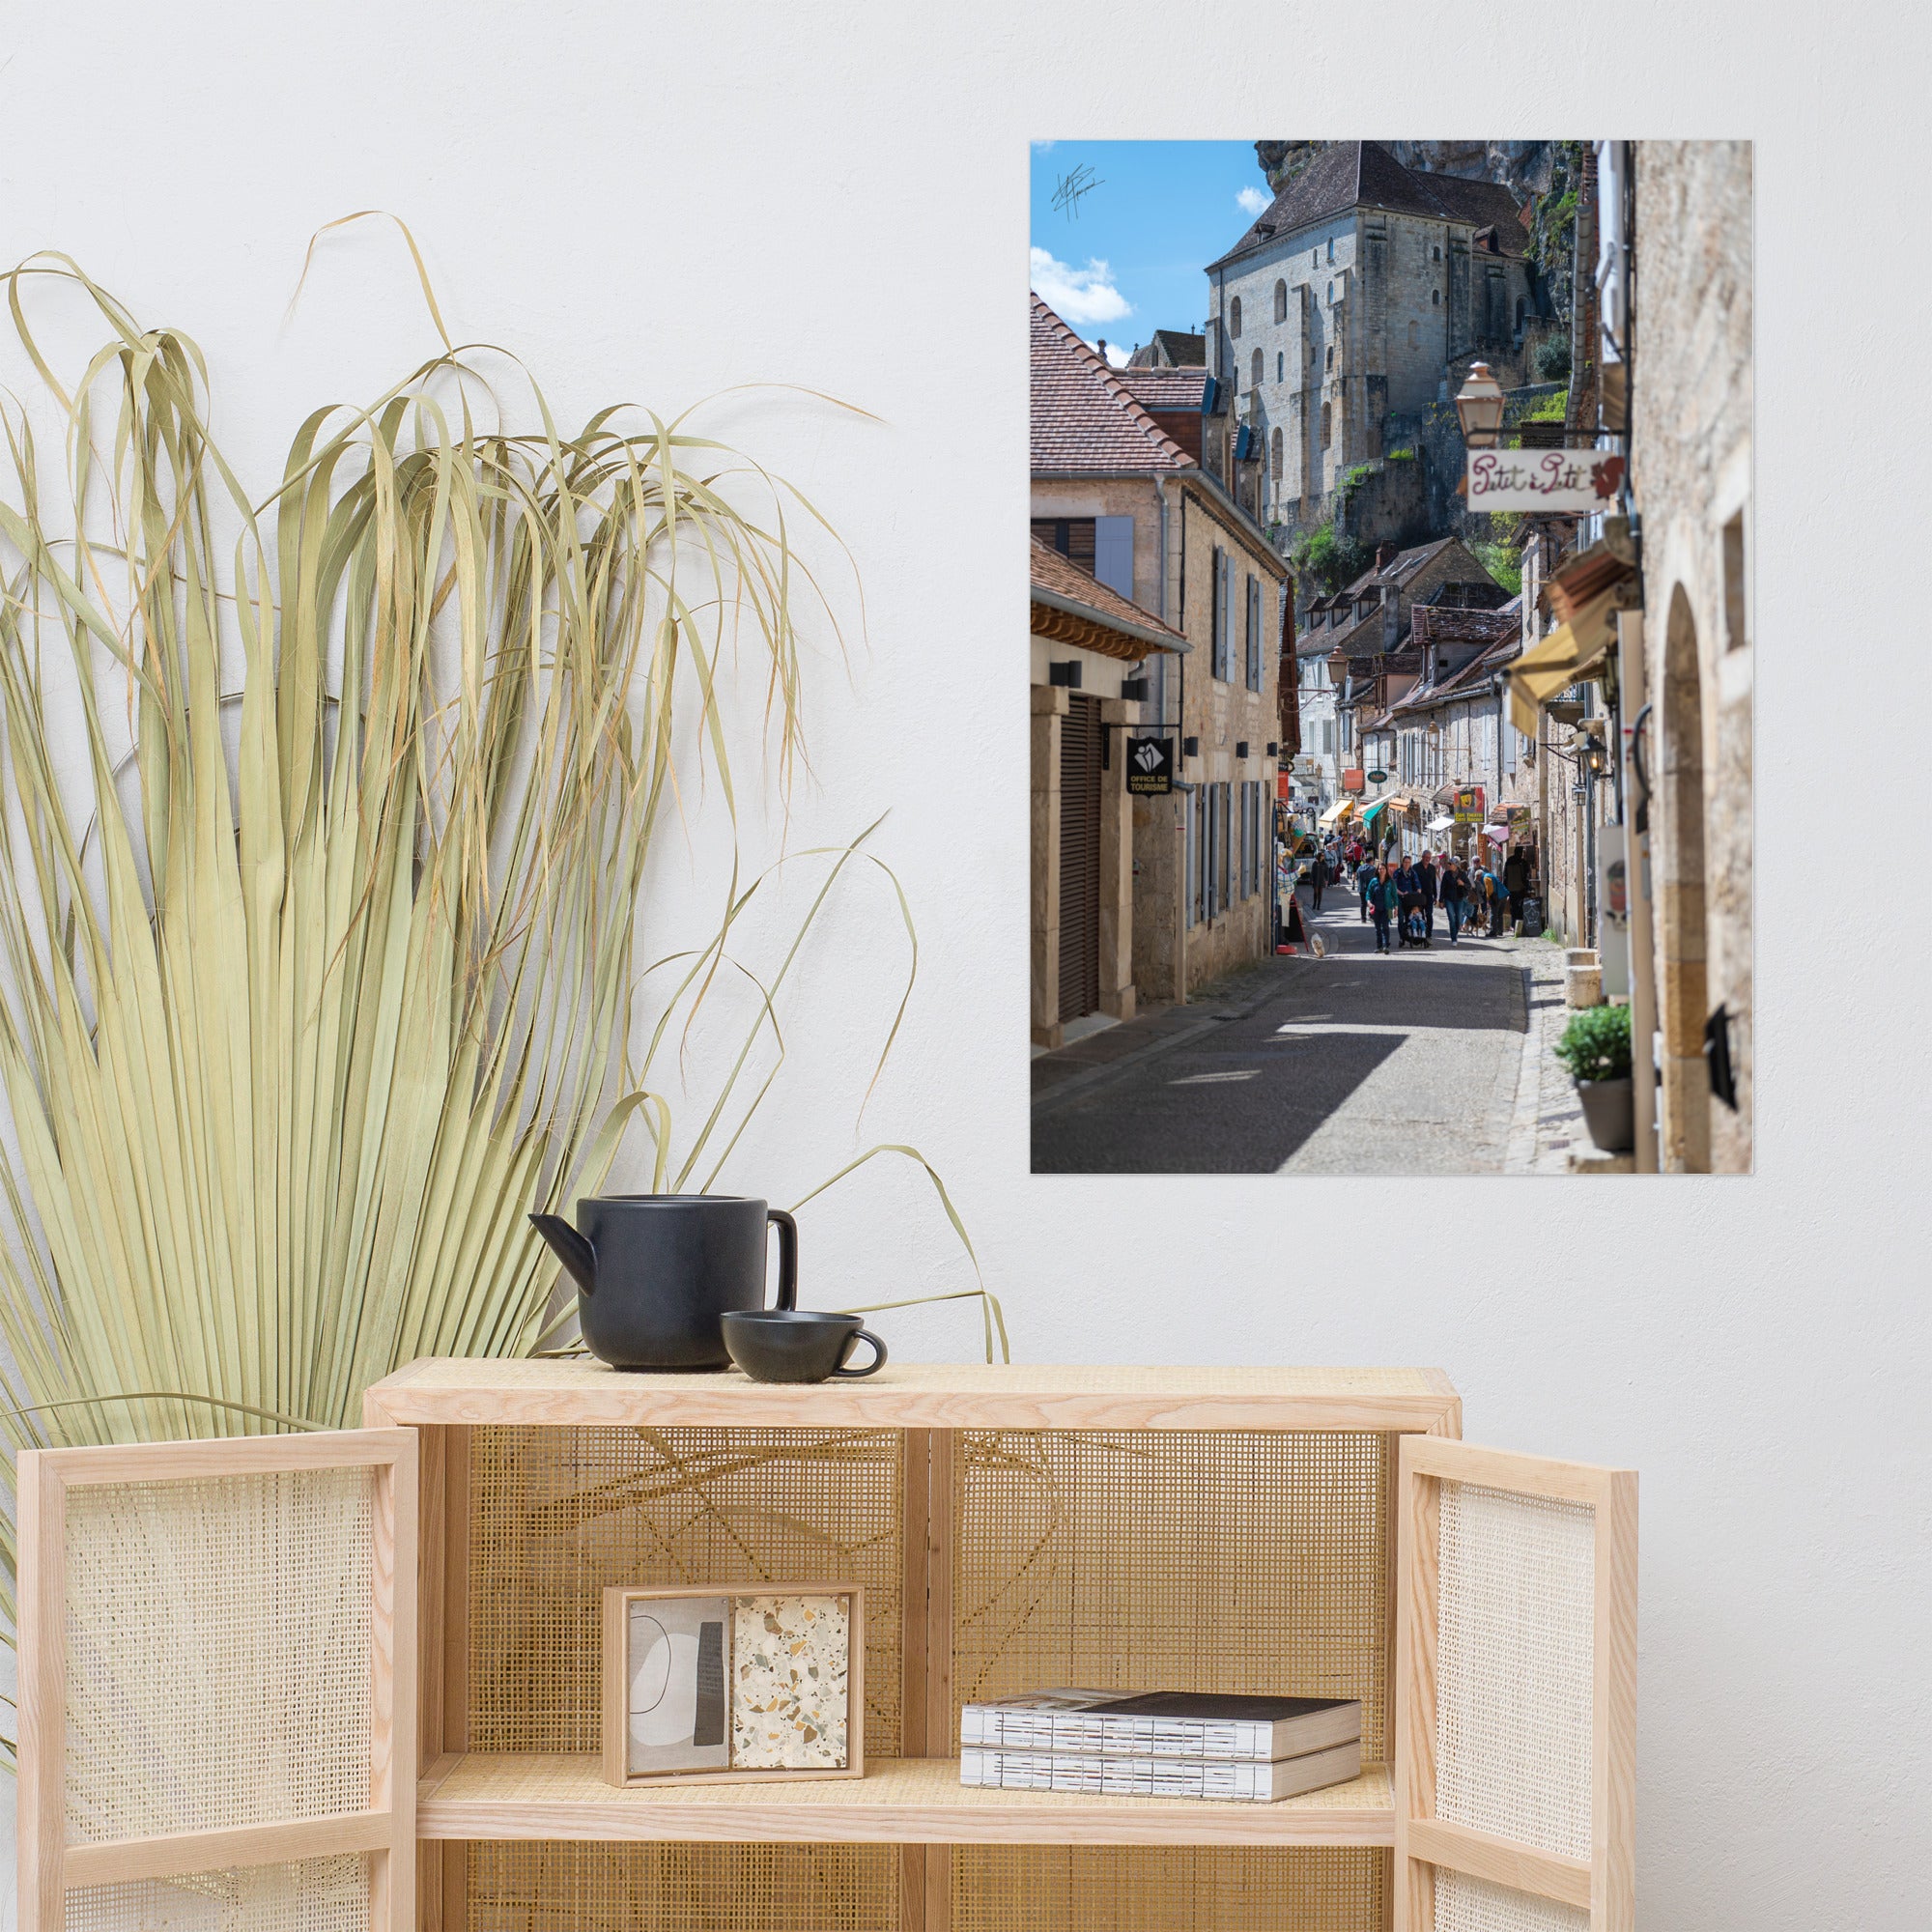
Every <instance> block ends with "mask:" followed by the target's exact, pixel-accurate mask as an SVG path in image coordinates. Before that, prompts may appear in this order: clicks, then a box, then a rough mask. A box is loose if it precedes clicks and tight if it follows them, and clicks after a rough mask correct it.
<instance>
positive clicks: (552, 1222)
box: [530, 1214, 597, 1294]
mask: <svg viewBox="0 0 1932 1932" xmlns="http://www.w3.org/2000/svg"><path fill="white" fill-rule="evenodd" d="M530 1226H531V1227H533V1228H534V1229H535V1230H536V1231H537V1233H538V1234H540V1235H541V1236H543V1237H544V1239H545V1240H546V1241H548V1242H549V1243H550V1246H551V1251H552V1252H553V1253H554V1255H555V1256H556V1258H557V1260H558V1261H560V1262H561V1263H562V1264H564V1266H565V1267H566V1268H568V1269H569V1270H570V1274H571V1279H572V1280H573V1281H575V1282H576V1283H577V1285H578V1287H579V1288H581V1289H582V1291H583V1292H584V1293H585V1294H591V1293H595V1292H596V1287H597V1250H596V1249H595V1248H593V1247H592V1246H591V1245H590V1243H589V1242H588V1241H586V1240H585V1239H584V1238H583V1236H582V1235H580V1234H579V1233H578V1232H577V1230H576V1229H575V1228H573V1227H572V1226H571V1225H570V1223H569V1222H568V1221H566V1220H564V1219H563V1218H562V1216H561V1215H558V1214H532V1215H531V1216H530Z"/></svg>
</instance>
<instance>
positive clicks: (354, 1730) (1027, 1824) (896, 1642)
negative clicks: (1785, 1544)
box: [21, 1361, 1635, 1932]
mask: <svg viewBox="0 0 1932 1932" xmlns="http://www.w3.org/2000/svg"><path fill="white" fill-rule="evenodd" d="M365 1419H366V1421H367V1423H368V1424H369V1427H368V1428H367V1429H366V1430H363V1431H357V1432H349V1433H345V1434H334V1435H310V1436H282V1437H249V1438H241V1439H235V1440H227V1441H219V1442H201V1443H195V1444H190V1445H153V1446H146V1447H138V1448H127V1449H114V1450H71V1451H47V1452H44V1453H43V1454H41V1455H38V1456H32V1457H28V1458H25V1459H23V1476H22V1491H21V1492H22V1497H23V1509H22V1523H21V1542H22V1575H23V1601H22V1607H21V1638H22V1707H23V1708H22V1754H21V1755H22V1762H21V1797H22V1812H21V1877H22V1900H23V1908H24V1910H23V1916H22V1921H21V1922H22V1927H23V1932H54V1928H56V1927H60V1928H63V1932H150V1928H159V1927H162V1926H165V1927H167V1928H168V1932H174V1928H176V1927H177V1926H180V1927H183V1928H198V1927H200V1926H202V1925H203V1924H204V1923H205V1924H206V1925H207V1926H208V1927H210V1928H211V1932H213V1928H215V1927H219V1928H220V1932H283V1928H284V1927H287V1928H289V1932H311V1928H314V1927H318V1926H321V1925H325V1924H326V1925H327V1926H328V1927H329V1928H330V1932H336V1928H337V1927H340V1928H341V1932H364V1928H367V1932H401V1929H402V1928H406V1927H410V1926H412V1925H414V1926H420V1927H422V1928H424V1932H565V1928H569V1932H606V1928H609V1932H617V1928H619V1927H623V1928H629V1927H631V1926H634V1925H640V1924H648V1925H651V1926H653V1927H661V1928H663V1932H680V1928H684V1927H690V1928H693V1932H696V1928H698V1927H702V1928H704V1932H765V1928H773V1929H774V1932H777V1928H782V1932H815V1928H820V1927H823V1928H827V1932H832V1928H837V1932H1021V1928H1028V1932H1032V1928H1036V1927H1037V1928H1042V1932H1049V1929H1050V1932H1089V1928H1093V1932H1103V1928H1105V1932H1111V1928H1113V1927H1116V1926H1121V1925H1127V1924H1133V1925H1159V1926H1161V1927H1163V1928H1165V1927H1170V1926H1172V1927H1175V1928H1192V1929H1193V1932H1222V1928H1224V1927H1225V1928H1228V1932H1234V1929H1235V1928H1236V1927H1238V1928H1240V1932H1252V1928H1253V1927H1254V1926H1255V1925H1257V1924H1272V1923H1283V1924H1291V1923H1292V1924H1293V1925H1295V1926H1296V1927H1297V1928H1306V1932H1330V1928H1332V1932H1378V1928H1381V1927H1385V1926H1389V1925H1395V1926H1397V1927H1399V1928H1400V1932H1485V1928H1488V1927H1491V1926H1508V1927H1511V1928H1518V1927H1520V1928H1528V1932H1583V1928H1618V1932H1627V1928H1629V1927H1630V1926H1631V1924H1632V1922H1633V1908H1632V1904H1631V1810H1632V1801H1631V1787H1632V1780H1633V1768H1632V1761H1631V1736H1632V1726H1633V1722H1634V1696H1633V1686H1634V1560H1635V1559H1634V1511H1635V1492H1634V1477H1631V1476H1630V1475H1629V1474H1628V1473H1627V1472H1619V1471H1606V1470H1598V1469H1585V1468H1579V1467H1577V1466H1575V1465H1569V1464H1561V1463H1545V1462H1539V1461H1537V1460H1535V1459H1532V1458H1524V1457H1519V1456H1506V1455H1501V1454H1499V1453H1496V1452H1492V1451H1485V1450H1480V1449H1474V1448H1470V1447H1468V1446H1466V1445H1464V1444H1463V1443H1461V1442H1460V1441H1459V1440H1458V1439H1457V1438H1458V1437H1459V1436H1460V1434H1461V1405H1460V1403H1459V1401H1458V1399H1457V1397H1456V1394H1455V1392H1454V1390H1453V1389H1452V1388H1451V1387H1450V1386H1449V1384H1448V1382H1447V1380H1446V1379H1445V1378H1443V1377H1442V1376H1441V1375H1440V1374H1439V1373H1438V1372H1435V1371H1431V1370H1406V1369H1363V1370H1298V1369H1255V1370H1236V1369H1174V1370H1157V1369H1077V1368H1065V1369H1055V1368H1002V1369H991V1368H983V1369H982V1368H958V1367H920V1366H908V1367H900V1366H898V1365H894V1366H893V1367H892V1368H889V1369H888V1370H887V1371H885V1372H884V1373H882V1374H881V1375H879V1376H877V1377H874V1378H869V1379H867V1380H863V1381H854V1382H833V1383H827V1384H821V1385H819V1386H816V1387H805V1388H800V1387H776V1386H760V1385H758V1384H754V1383H750V1382H747V1381H746V1380H744V1379H743V1378H740V1377H738V1376H736V1375H729V1376H648V1375H619V1374H616V1373H613V1372H611V1371H610V1370H607V1369H604V1368H602V1367H601V1366H600V1365H598V1364H595V1363H590V1362H582V1361H568V1362H561V1361H551V1362H475V1361H424V1362H417V1363H413V1364H412V1365H411V1366H410V1367H408V1368H406V1369H404V1370H402V1371H400V1372H399V1373H398V1374H396V1375H394V1376H391V1377H390V1378H387V1379H386V1380H384V1381H383V1382H382V1383H380V1384H378V1385H377V1386H376V1387H374V1388H372V1389H371V1390H370V1391H369V1394H368V1399H367V1403H366V1406H365ZM89 1491H92V1492H94V1494H95V1497H96V1502H97V1505H98V1506H95V1507H92V1508H91V1509H82V1510H79V1511H78V1512H76V1511H75V1510H74V1508H73V1507H72V1499H73V1498H74V1497H75V1496H77V1495H82V1494H85V1493H87V1492H89ZM411 1548H413V1549H414V1551H415V1553H416V1560H415V1562H414V1563H413V1564H411V1563H409V1562H408V1561H402V1562H397V1561H396V1560H394V1559H395V1557H396V1554H397V1552H398V1551H399V1550H400V1551H407V1550H409V1549H411ZM115 1552H121V1553H124V1554H127V1555H128V1556H129V1557H130V1559H131V1560H130V1561H129V1563H128V1565H127V1575H126V1577H125V1578H124V1580H123V1581H122V1583H120V1584H119V1585H117V1586H116V1593H115V1595H114V1600H113V1603H112V1605H106V1604H104V1603H102V1602H101V1601H99V1600H98V1599H99V1592H100V1591H101V1589H102V1587H103V1586H102V1583H101V1580H100V1579H101V1578H102V1577H104V1576H106V1575H108V1574H110V1572H111V1571H112V1569H113V1563H114V1554H115ZM217 1552H218V1556H217ZM211 1560H214V1561H215V1562H216V1566H217V1567H216V1572H215V1573H214V1575H213V1577H211V1576H210V1575H209V1574H205V1573H204V1574H201V1575H199V1577H191V1576H190V1575H188V1574H187V1569H186V1568H185V1566H193V1565H195V1564H202V1565H206V1564H207V1563H208V1562H209V1561H211ZM801 1577H813V1578H821V1579H823V1578H837V1579H839V1580H849V1581H851V1582H854V1583H857V1584H861V1585H863V1586H864V1588H865V1592H866V1600H867V1612H868V1614H867V1637H866V1657H865V1672H864V1675H865V1687H866V1696H867V1775H866V1776H864V1777H863V1778H856V1779H849V1780H826V1781H805V1782H798V1783H792V1784H755V1783H753V1784H747V1783H737V1782H731V1783H719V1784H712V1785H707V1784H702V1783H682V1784H677V1785H669V1786H664V1787H648V1786H646V1787H633V1788H629V1789H619V1788H616V1787H613V1786H611V1784H609V1783H607V1782H606V1781H605V1780H604V1779H603V1777H602V1776H600V1774H599V1769H598V1760H597V1733H598V1714H599V1701H598V1667H599V1606H600V1603H601V1592H602V1591H603V1589H604V1588H605V1587H606V1586H607V1585H609V1584H613V1583H623V1584H631V1585H637V1586H642V1585H649V1584H673V1583H698V1582H704V1583H711V1582H716V1583H723V1584H733V1583H740V1582H759V1583H780V1584H782V1583H784V1582H787V1581H794V1580H797V1579H798V1578H801ZM110 1612H111V1613H110ZM283 1679H286V1680H287V1681H286V1682H283V1681H282V1680H283ZM1053 1683H1098V1684H1101V1685H1108V1684H1119V1685H1121V1686H1122V1687H1123V1688H1124V1687H1127V1686H1130V1685H1131V1686H1140V1687H1147V1686H1154V1685H1159V1686H1174V1687H1178V1688H1199V1689H1227V1690H1271V1689H1274V1690H1296V1691H1302V1692H1310V1693H1315V1694H1328V1695H1343V1696H1356V1697H1360V1698H1361V1699H1362V1703H1363V1709H1364V1759H1365V1763H1364V1768H1363V1773H1362V1776H1360V1777H1358V1778H1356V1779H1354V1780H1353V1781H1351V1782H1350V1783H1348V1784H1343V1785H1337V1786H1333V1787H1330V1788H1328V1789H1326V1790H1322V1791H1318V1792H1312V1793H1310V1794H1308V1795H1307V1796H1306V1797H1303V1798H1297V1799H1292V1800H1288V1801H1286V1802H1284V1803H1281V1804H1270V1805H1253V1804H1202V1803H1192V1802H1187V1801H1180V1800H1164V1799H1103V1798H1091V1797H1068V1796H1056V1795H1049V1794H1045V1793H1022V1792H1004V1791H982V1790H969V1789H967V1788H965V1787H963V1786H961V1785H960V1784H959V1782H958V1776H957V1767H956V1763H955V1759H954V1754H955V1752H956V1749H957V1713H958V1706H959V1704H960V1702H961V1701H962V1700H964V1699H966V1698H970V1697H974V1696H988V1695H999V1694H1002V1693H1004V1692H1007V1691H1011V1690H1023V1689H1027V1688H1037V1687H1039V1686H1043V1685H1046V1684H1053ZM278 1684H279V1685H280V1689H279V1691H278V1690H277V1686H278ZM171 1700H172V1701H174V1702H176V1703H178V1704H180V1703H185V1704H187V1705H190V1706H193V1707H194V1708H193V1715H192V1720H191V1721H188V1722H186V1723H185V1726H184V1730H183V1738H184V1740H185V1743H184V1746H183V1747H182V1748H181V1749H180V1750H178V1751H177V1752H176V1753H175V1755H174V1757H173V1758H172V1759H171V1760H169V1761H167V1762H166V1763H163V1762H162V1760H163V1759H167V1757H168V1753H167V1752H166V1751H165V1750H163V1749H162V1746H163V1744H164V1743H165V1741H166V1740H165V1737H164V1733H165V1731H166V1728H167V1727H166V1725H165V1723H164V1722H162V1721H161V1719H162V1717H163V1714H164V1713H165V1711H166V1710H167V1708H168V1707H169V1704H170V1701H171ZM130 1710H131V1711H133V1712H134V1714H135V1715H134V1716H133V1717H131V1718H130V1717H129V1715H128V1713H129V1711H130ZM211 1714H214V1715H211ZM237 1752H240V1753H241V1755H240V1757H236V1756H235V1755H234V1754H235V1753H237ZM224 1753H226V1754H227V1755H226V1756H224V1755H223V1754H224ZM236 1763H239V1764H241V1765H243V1766H244V1767H252V1769H249V1770H248V1771H247V1774H246V1776H238V1774H237V1773H236V1771H235V1770H234V1768H233V1766H234V1764H236ZM410 1764H413V1766H414V1769H415V1771H416V1774H417V1776H416V1777H415V1779H414V1780H413V1782H412V1780H411V1779H410V1778H408V1777H407V1776H401V1775H400V1768H401V1767H404V1766H407V1765H410ZM224 1765H225V1766H227V1767H228V1768H226V1769H223V1768H222V1767H223V1766H224ZM204 1786H206V1787H207V1788H208V1790H209V1791H210V1792H213V1794H214V1796H213V1797H208V1796H205V1795H202V1792H201V1788H202V1787H204ZM244 1787H247V1788H244ZM253 1787H259V1789H254V1790H253V1796H252V1797H250V1795H249V1789H251V1788H253ZM156 1792H159V1793H161V1794H162V1798H161V1799H160V1800H156V1799H155V1797H154V1794H155V1793H156ZM137 1799H138V1801H139V1802H136V1800H137ZM163 1908H165V1909H163ZM170 1912H172V1913H174V1915H175V1916H168V1914H169V1913H170ZM197 1913H199V1914H201V1915H202V1916H195V1915H196V1914H197Z"/></svg>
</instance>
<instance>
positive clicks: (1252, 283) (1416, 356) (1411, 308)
mask: <svg viewBox="0 0 1932 1932" xmlns="http://www.w3.org/2000/svg"><path fill="white" fill-rule="evenodd" d="M1360 145H1361V146H1362V147H1363V148H1368V147H1370V146H1371V144H1368V143H1362V144H1360ZM1398 173H1399V171H1398ZM1479 234H1481V235H1485V236H1486V238H1487V239H1486V240H1485V241H1483V242H1482V243H1481V244H1478V242H1477V239H1476V238H1477V237H1478V235H1479ZM1520 241H1521V236H1520V234H1519V235H1517V236H1514V237H1512V236H1510V235H1509V234H1507V232H1506V225H1505V224H1500V223H1492V224H1489V225H1488V227H1487V228H1485V227H1483V226H1482V225H1479V224H1478V223H1477V222H1476V221H1474V220H1455V219H1450V218H1446V217H1438V216H1433V215H1424V214H1420V213H1404V212H1401V211H1400V210H1397V209H1391V208H1388V207H1382V206H1376V205H1373V204H1372V203H1364V204H1363V205H1358V206H1354V207H1350V208H1346V209H1342V210H1339V211H1336V212H1333V213H1326V214H1324V215H1321V217H1320V218H1317V219H1314V220H1311V221H1308V222H1306V223H1303V224H1301V225H1295V226H1284V227H1282V228H1281V229H1280V230H1279V231H1278V232H1276V233H1274V234H1272V235H1268V236H1265V237H1264V239H1261V240H1260V241H1253V240H1252V239H1250V240H1247V241H1244V242H1243V243H1242V244H1240V245H1239V246H1237V248H1236V251H1235V252H1234V253H1233V254H1231V255H1230V256H1228V257H1226V258H1224V260H1223V261H1221V262H1219V263H1216V264H1214V265H1213V266H1212V267H1210V268H1209V270H1208V282H1209V314H1208V320H1207V324H1206V333H1207V338H1208V367H1209V370H1210V371H1211V373H1213V374H1214V375H1215V376H1216V378H1217V379H1218V380H1219V381H1220V382H1221V383H1222V384H1223V385H1224V386H1225V388H1226V390H1227V392H1228V394H1229V397H1230V401H1231V407H1232V409H1233V411H1234V412H1235V413H1236V417H1237V418H1238V421H1239V422H1241V423H1245V424H1247V425H1248V426H1249V429H1250V432H1251V438H1252V442H1253V445H1254V446H1255V447H1257V448H1258V449H1259V450H1260V451H1261V452H1262V456H1263V464H1262V467H1263V472H1264V482H1263V490H1262V505H1261V508H1260V516H1261V520H1262V521H1263V522H1264V523H1265V524H1267V525H1268V526H1270V527H1273V528H1276V531H1277V536H1278V539H1279V540H1282V541H1286V539H1287V538H1288V537H1289V536H1292V535H1293V531H1294V530H1295V529H1297V528H1299V527H1302V526H1308V525H1313V524H1317V523H1321V522H1325V521H1327V520H1328V519H1329V518H1330V516H1331V515H1332V514H1333V513H1334V511H1335V509H1336V507H1337V505H1338V499H1339V497H1340V495H1341V493H1342V492H1343V490H1344V486H1345V482H1346V480H1347V479H1348V477H1349V475H1350V471H1359V470H1360V469H1362V467H1363V466H1365V465H1370V464H1374V463H1377V462H1378V460H1379V459H1381V458H1383V457H1384V456H1386V455H1387V454H1389V452H1390V450H1391V449H1393V448H1395V447H1398V446H1399V445H1398V444H1396V443H1394V442H1392V441H1391V440H1389V438H1388V437H1387V435H1386V433H1385V432H1386V428H1387V425H1388V422H1389V419H1390V418H1391V417H1392V416H1393V417H1396V418H1399V419H1401V420H1403V421H1406V422H1410V423H1412V422H1415V421H1418V420H1419V419H1420V418H1421V416H1422V414H1423V412H1425V411H1426V410H1427V409H1428V408H1429V407H1431V406H1432V405H1434V404H1435V403H1436V402H1437V401H1438V400H1440V398H1441V396H1442V393H1443V384H1444V382H1445V380H1446V376H1445V372H1446V371H1447V370H1448V368H1449V366H1450V365H1451V364H1452V363H1453V362H1454V361H1455V360H1456V359H1457V358H1458V357H1466V356H1469V355H1477V354H1481V355H1487V356H1488V357H1489V358H1490V359H1491V361H1492V363H1495V362H1497V361H1498V360H1501V361H1503V362H1504V363H1505V365H1506V366H1513V364H1512V363H1511V358H1517V357H1520V350H1521V346H1522V344H1523V342H1524V340H1525V335H1526V330H1527V328H1528V327H1529V325H1530V324H1531V322H1532V321H1533V319H1534V318H1535V317H1536V315H1537V313H1538V306H1539V305H1538V297H1537V291H1536V282H1535V274H1534V270H1533V269H1532V268H1531V267H1530V265H1529V264H1528V263H1527V262H1526V261H1525V260H1524V259H1523V257H1522V255H1521V252H1520ZM1512 251H1513V252H1512ZM1397 514H1398V515H1399V516H1403V517H1406V516H1407V515H1408V514H1409V506H1408V505H1407V504H1406V502H1404V503H1403V504H1401V506H1400V507H1399V509H1398V511H1397ZM1373 533H1374V534H1382V533H1384V531H1383V530H1382V529H1380V528H1378V529H1377V530H1376V531H1374V532H1373Z"/></svg>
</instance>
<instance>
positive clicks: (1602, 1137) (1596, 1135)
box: [1577, 1073, 1636, 1153]
mask: <svg viewBox="0 0 1932 1932" xmlns="http://www.w3.org/2000/svg"><path fill="white" fill-rule="evenodd" d="M1577 1098H1578V1099H1579V1100H1581V1101H1582V1103H1583V1119H1584V1120H1585V1121H1586V1122H1588V1123H1589V1128H1590V1138H1591V1139H1592V1140H1593V1141H1595V1142H1596V1144H1597V1146H1598V1148H1599V1149H1600V1150H1601V1151H1603V1152H1605V1153H1629V1152H1630V1151H1632V1150H1633V1149H1634V1147H1635V1146H1636V1111H1635V1107H1636V1103H1635V1099H1634V1089H1633V1088H1632V1085H1631V1077H1630V1075H1629V1074H1628V1073H1626V1074H1625V1075H1624V1077H1623V1078H1622V1079H1621V1080H1579V1081H1577Z"/></svg>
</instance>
